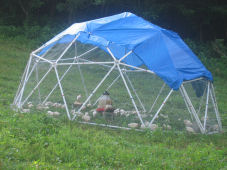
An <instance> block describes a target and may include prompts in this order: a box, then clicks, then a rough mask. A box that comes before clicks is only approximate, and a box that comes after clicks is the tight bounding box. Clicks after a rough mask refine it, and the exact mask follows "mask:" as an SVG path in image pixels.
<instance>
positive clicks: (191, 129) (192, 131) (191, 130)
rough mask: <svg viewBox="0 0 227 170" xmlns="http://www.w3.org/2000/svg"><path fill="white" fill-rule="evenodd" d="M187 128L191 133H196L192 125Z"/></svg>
mask: <svg viewBox="0 0 227 170" xmlns="http://www.w3.org/2000/svg"><path fill="white" fill-rule="evenodd" d="M186 130H187V131H188V132H190V133H195V131H194V129H193V128H192V127H188V126H186Z"/></svg>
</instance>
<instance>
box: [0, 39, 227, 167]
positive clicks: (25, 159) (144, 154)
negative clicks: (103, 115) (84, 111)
mask: <svg viewBox="0 0 227 170" xmlns="http://www.w3.org/2000/svg"><path fill="white" fill-rule="evenodd" d="M22 40H23V39H22ZM22 40H18V39H17V40H7V39H6V40H2V39H0V169H36V168H39V169H226V168H227V134H226V133H222V134H215V135H192V134H187V133H175V132H174V131H169V132H165V131H161V130H158V131H155V132H153V133H151V132H149V131H145V132H136V131H124V130H113V129H108V128H100V127H94V126H86V125H81V124H78V123H76V122H70V121H68V120H67V119H57V118H52V117H48V116H47V115H46V114H45V113H36V112H34V113H31V114H20V113H16V112H14V111H12V110H11V109H10V104H11V103H12V101H13V97H14V95H15V92H16V90H17V86H18V84H19V81H20V77H21V74H22V72H23V70H24V67H25V65H26V61H27V59H28V55H29V53H30V51H31V49H32V48H33V49H34V46H33V45H29V46H28V45H27V44H29V41H28V40H26V39H25V40H23V41H22ZM208 68H209V66H208ZM211 71H215V70H211ZM214 76H215V72H214ZM214 84H215V87H216V95H217V101H218V104H219V110H220V113H221V116H222V118H223V119H222V120H223V121H222V122H223V125H224V126H227V119H226V117H227V112H226V111H227V105H226V103H227V94H226V91H227V87H226V84H227V79H226V78H222V77H218V76H217V77H215V82H214Z"/></svg>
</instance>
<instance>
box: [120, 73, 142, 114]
mask: <svg viewBox="0 0 227 170" xmlns="http://www.w3.org/2000/svg"><path fill="white" fill-rule="evenodd" d="M124 75H125V77H126V79H127V80H128V82H129V85H130V86H131V88H132V90H133V92H134V93H135V95H136V98H137V100H138V101H139V103H140V105H141V107H142V109H143V111H144V112H146V109H145V107H144V105H143V103H142V101H141V100H140V98H139V96H138V94H137V93H136V89H135V88H134V87H133V85H132V82H131V81H130V79H129V77H128V75H127V74H126V72H124Z"/></svg>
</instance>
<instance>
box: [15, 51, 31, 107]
mask: <svg viewBox="0 0 227 170" xmlns="http://www.w3.org/2000/svg"><path fill="white" fill-rule="evenodd" d="M31 61H32V55H30V58H29V60H28V68H27V70H26V74H25V79H24V83H23V86H22V88H21V92H20V97H19V103H18V108H20V109H21V107H22V105H23V104H21V100H22V97H23V93H24V88H25V85H26V83H27V76H28V72H29V68H30V65H31Z"/></svg>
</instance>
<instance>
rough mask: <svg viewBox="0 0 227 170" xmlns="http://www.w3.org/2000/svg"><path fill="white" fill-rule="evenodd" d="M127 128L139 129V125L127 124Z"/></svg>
mask: <svg viewBox="0 0 227 170" xmlns="http://www.w3.org/2000/svg"><path fill="white" fill-rule="evenodd" d="M128 127H130V128H137V127H139V124H138V123H129V124H128Z"/></svg>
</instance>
